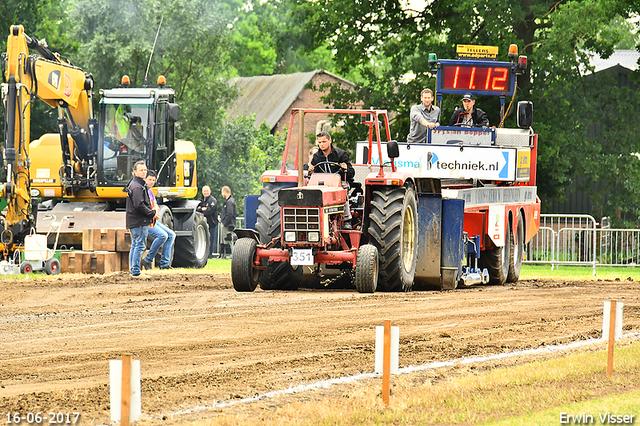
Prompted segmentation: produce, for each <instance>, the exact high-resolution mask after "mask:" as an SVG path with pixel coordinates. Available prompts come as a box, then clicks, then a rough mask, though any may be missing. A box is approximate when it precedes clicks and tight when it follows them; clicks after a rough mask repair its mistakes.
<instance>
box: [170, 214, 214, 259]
mask: <svg viewBox="0 0 640 426" xmlns="http://www.w3.org/2000/svg"><path fill="white" fill-rule="evenodd" d="M174 247H175V250H174V252H173V265H174V266H181V267H187V268H191V267H193V268H203V267H204V266H205V265H206V264H207V261H208V260H209V226H208V225H207V219H205V217H204V216H203V215H202V213H195V215H194V217H193V227H192V228H191V235H190V236H186V237H183V236H180V237H176V241H175V243H174Z"/></svg>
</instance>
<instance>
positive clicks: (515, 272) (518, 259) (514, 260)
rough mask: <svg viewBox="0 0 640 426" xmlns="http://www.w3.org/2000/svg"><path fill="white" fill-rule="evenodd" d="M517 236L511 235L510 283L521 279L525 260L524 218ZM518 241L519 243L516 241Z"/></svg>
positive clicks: (519, 225) (520, 222) (508, 279)
mask: <svg viewBox="0 0 640 426" xmlns="http://www.w3.org/2000/svg"><path fill="white" fill-rule="evenodd" d="M516 229H517V231H516V234H515V235H514V234H513V233H511V234H510V235H511V256H510V257H509V275H508V276H507V282H508V283H515V282H516V281H518V279H519V278H520V270H521V269H522V260H523V259H524V222H523V221H522V217H520V219H519V220H518V225H517V226H516ZM514 237H515V239H517V241H514Z"/></svg>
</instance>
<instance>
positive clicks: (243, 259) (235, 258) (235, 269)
mask: <svg viewBox="0 0 640 426" xmlns="http://www.w3.org/2000/svg"><path fill="white" fill-rule="evenodd" d="M256 246H257V243H256V240H254V239H253V238H240V239H239V240H238V241H237V242H236V245H235V246H234V248H233V254H232V255H231V281H232V282H233V288H234V289H235V290H236V291H254V290H255V289H256V286H257V285H258V277H259V276H260V270H259V269H256V268H255V267H254V265H253V262H254V260H255V258H256V250H257V249H256Z"/></svg>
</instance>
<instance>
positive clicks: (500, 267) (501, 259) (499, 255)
mask: <svg viewBox="0 0 640 426" xmlns="http://www.w3.org/2000/svg"><path fill="white" fill-rule="evenodd" d="M510 259H511V223H510V222H509V223H508V225H507V232H506V234H505V238H504V247H495V248H493V249H492V250H485V251H483V252H482V253H481V255H480V265H481V267H482V268H487V270H488V271H489V284H498V285H503V284H504V283H506V282H507V276H508V274H509V263H510Z"/></svg>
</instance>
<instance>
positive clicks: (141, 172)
mask: <svg viewBox="0 0 640 426" xmlns="http://www.w3.org/2000/svg"><path fill="white" fill-rule="evenodd" d="M145 177H147V165H146V164H145V162H144V161H143V160H140V161H137V162H136V163H135V164H134V165H133V180H132V181H131V183H129V188H128V190H127V213H126V223H127V229H128V230H129V232H130V233H131V251H129V269H130V271H131V276H133V277H140V276H142V275H141V270H140V261H141V260H142V252H144V249H145V247H146V246H145V242H146V240H147V235H148V233H149V225H151V224H152V223H153V221H154V220H156V219H159V218H160V217H159V216H158V214H157V212H156V211H155V210H154V209H152V208H151V201H150V200H149V193H148V191H147V190H148V188H147V184H146V182H145V181H144V178H145Z"/></svg>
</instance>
